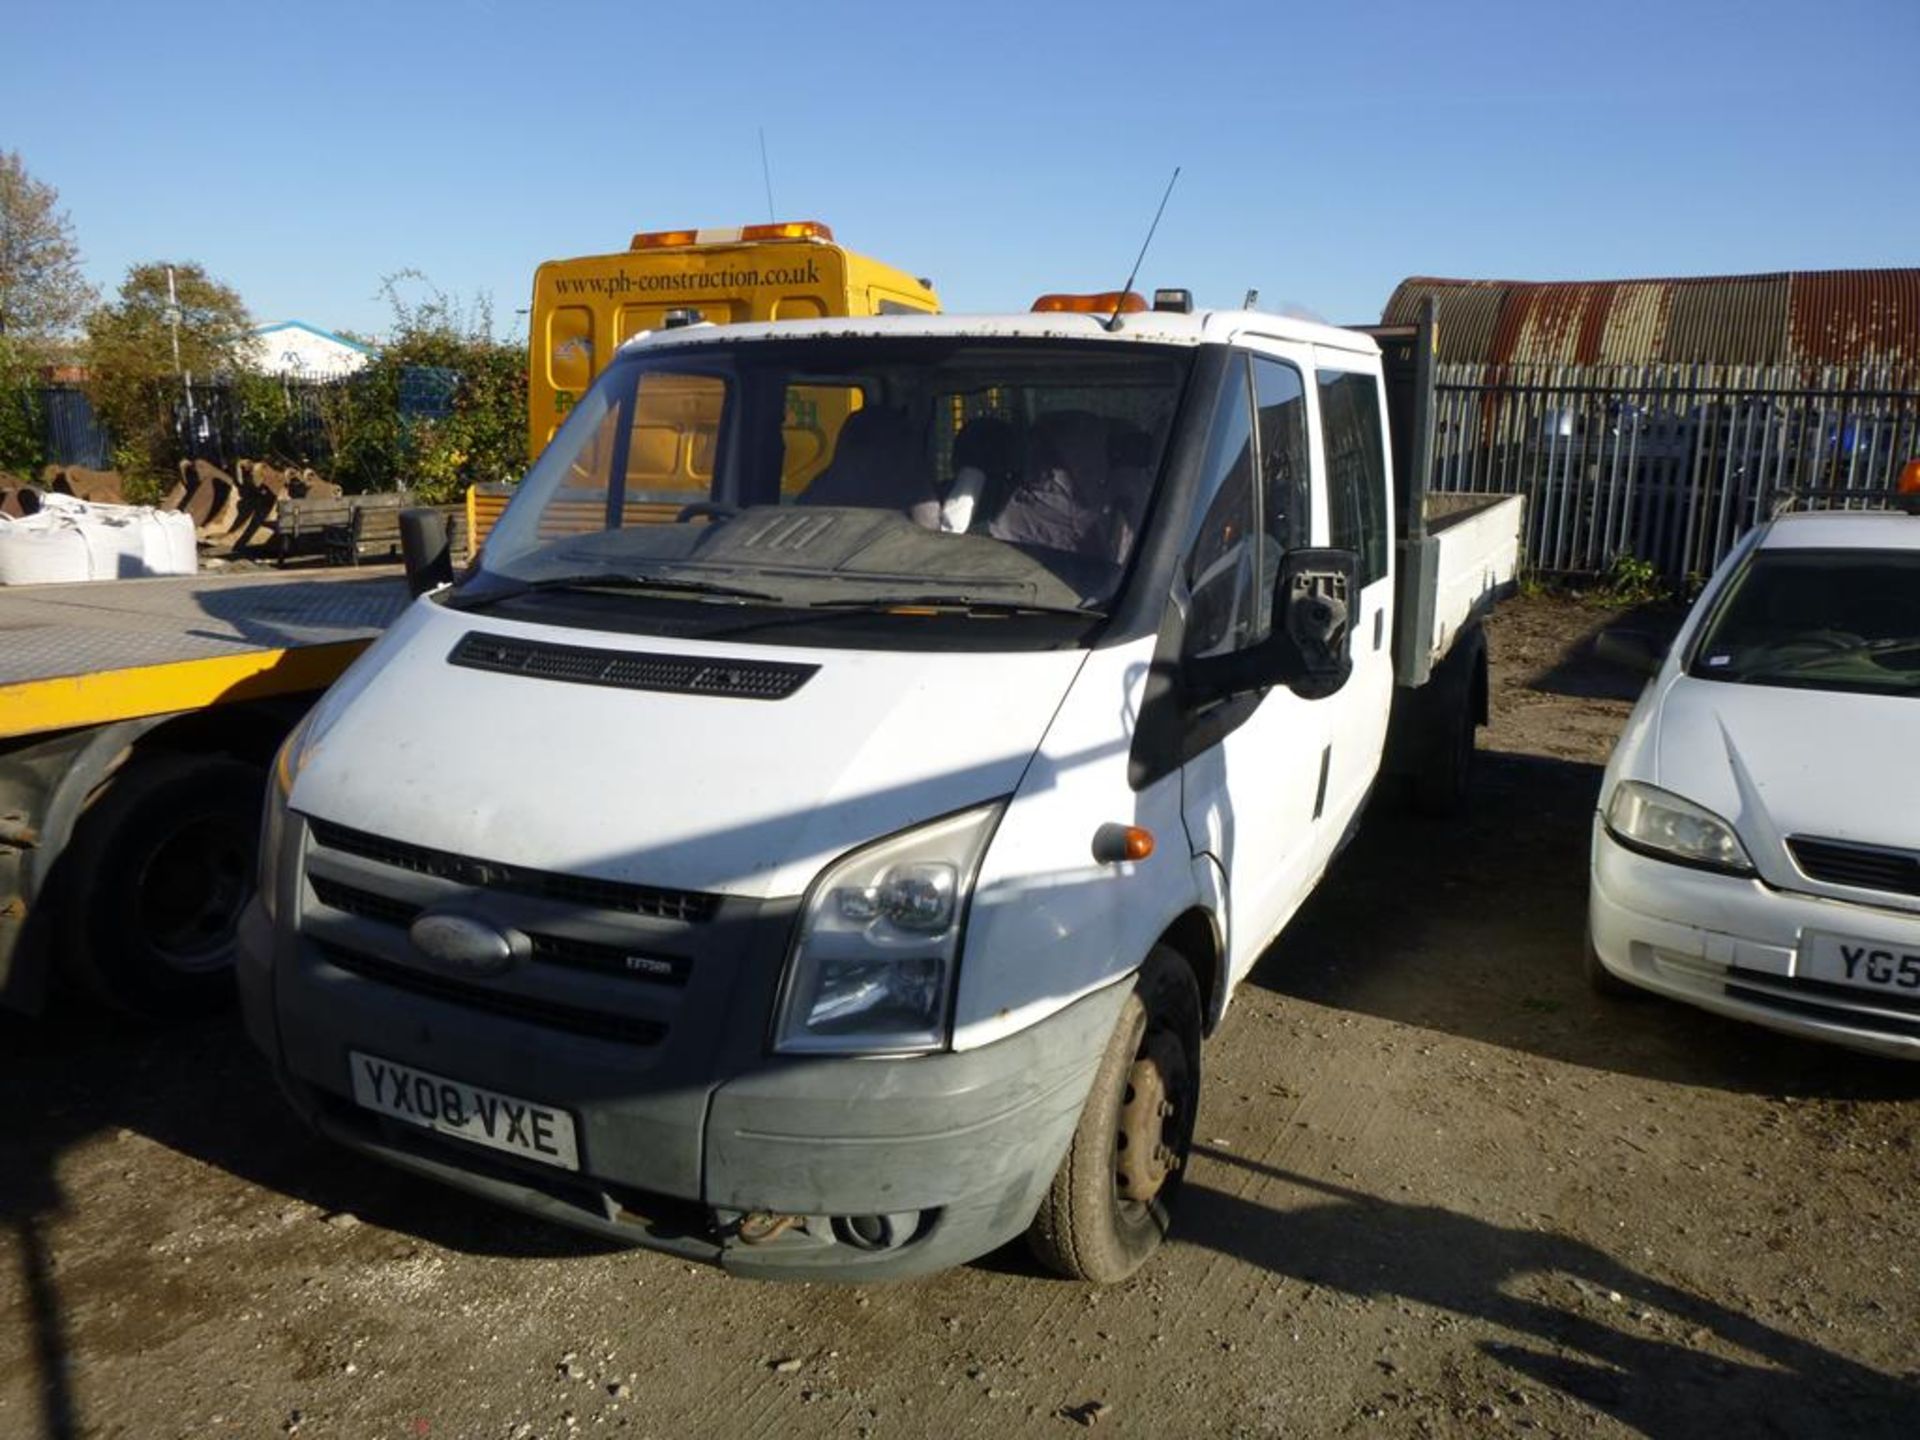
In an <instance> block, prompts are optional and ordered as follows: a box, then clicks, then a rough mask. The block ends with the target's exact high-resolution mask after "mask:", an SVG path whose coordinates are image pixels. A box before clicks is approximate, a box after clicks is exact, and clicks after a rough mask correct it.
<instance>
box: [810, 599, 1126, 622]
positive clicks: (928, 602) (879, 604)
mask: <svg viewBox="0 0 1920 1440" xmlns="http://www.w3.org/2000/svg"><path fill="white" fill-rule="evenodd" d="M807 608H808V609H810V610H841V611H847V612H851V613H865V612H869V611H887V610H941V611H957V612H960V613H963V614H967V615H993V616H1001V615H1071V616H1073V617H1074V618H1075V619H1079V620H1104V619H1106V617H1107V612H1106V611H1104V610H1089V609H1084V608H1082V607H1081V606H1078V605H1049V604H1047V603H1046V602H1045V601H1043V600H988V599H982V598H980V597H979V596H975V595H877V596H873V597H871V598H861V599H857V600H816V601H815V602H814V603H813V604H811V605H809V606H808V607H807Z"/></svg>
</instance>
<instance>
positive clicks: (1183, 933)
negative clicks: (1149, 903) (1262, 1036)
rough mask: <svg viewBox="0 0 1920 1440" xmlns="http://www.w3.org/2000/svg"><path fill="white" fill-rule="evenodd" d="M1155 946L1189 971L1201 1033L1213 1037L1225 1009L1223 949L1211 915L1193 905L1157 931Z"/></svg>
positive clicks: (1216, 924)
mask: <svg viewBox="0 0 1920 1440" xmlns="http://www.w3.org/2000/svg"><path fill="white" fill-rule="evenodd" d="M1155 943H1156V944H1160V945H1165V946H1167V947H1168V948H1169V949H1171V950H1173V951H1175V952H1177V953H1178V954H1179V956H1180V958H1181V959H1183V960H1185V961H1186V962H1187V965H1188V966H1189V968H1191V969H1192V971H1193V980H1194V984H1196V985H1197V986H1198V987H1199V989H1200V1005H1201V1016H1202V1031H1203V1033H1204V1034H1207V1035H1211V1034H1213V1032H1214V1031H1215V1030H1216V1029H1218V1028H1219V1025H1220V1020H1221V1017H1222V1016H1223V1015H1224V1014H1225V1013H1226V1008H1227V997H1226V993H1225V990H1226V969H1227V967H1226V963H1225V949H1226V947H1225V945H1224V944H1223V943H1222V940H1221V935H1220V927H1219V924H1218V923H1217V922H1216V920H1215V918H1214V916H1213V915H1212V914H1211V913H1210V912H1209V911H1207V910H1206V909H1204V908H1203V907H1201V906H1199V905H1195V906H1193V907H1191V908H1190V909H1188V910H1186V911H1184V912H1183V913H1182V914H1181V915H1179V916H1178V917H1177V918H1176V919H1175V920H1174V922H1173V923H1172V924H1171V925H1169V926H1167V928H1166V929H1165V930H1163V931H1161V932H1160V938H1159V939H1158V940H1157V941H1156V942H1155Z"/></svg>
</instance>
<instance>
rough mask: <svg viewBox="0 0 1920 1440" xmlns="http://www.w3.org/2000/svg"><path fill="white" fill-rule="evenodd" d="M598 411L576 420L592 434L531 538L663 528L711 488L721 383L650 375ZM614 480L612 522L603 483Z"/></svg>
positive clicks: (572, 460)
mask: <svg viewBox="0 0 1920 1440" xmlns="http://www.w3.org/2000/svg"><path fill="white" fill-rule="evenodd" d="M622 400H623V402H624V403H620V404H616V405H611V406H609V405H606V404H604V401H603V400H602V399H600V398H598V397H596V398H594V399H590V400H589V401H588V402H587V403H588V404H589V405H591V406H593V407H594V410H595V411H596V412H597V413H591V412H583V413H582V415H581V416H580V420H581V421H582V422H583V423H587V422H589V421H590V423H591V425H592V429H591V431H590V433H589V434H588V435H587V437H586V438H585V439H584V440H583V442H582V444H581V445H580V448H579V449H578V451H576V452H575V453H574V454H573V456H572V457H571V458H570V459H569V461H568V464H567V470H566V476H565V479H564V480H563V481H562V483H561V484H560V485H559V486H558V487H557V488H556V489H555V490H554V492H553V494H552V495H551V496H550V497H549V498H548V500H547V503H546V504H545V505H544V506H542V507H541V511H540V515H539V518H538V521H537V534H538V535H539V537H540V539H542V540H550V539H554V538H556V537H558V536H561V535H579V534H585V533H587V532H589V531H595V530H602V529H608V528H615V527H617V526H618V525H652V524H658V525H664V524H671V523H673V522H674V521H675V520H676V519H678V518H679V515H680V511H681V510H682V509H683V508H684V507H685V506H686V505H688V504H690V503H691V502H693V501H695V500H704V499H706V498H707V494H708V490H709V487H710V486H711V485H712V483H713V467H714V456H715V453H716V451H717V449H718V437H719V429H720V420H721V415H722V413H723V411H724V408H725V404H726V382H725V381H723V380H719V379H717V378H715V377H713V376H709V375H682V374H673V373H671V372H666V371H654V372H650V373H648V374H646V375H644V376H642V377H641V380H640V383H639V384H638V385H637V386H636V387H634V389H633V390H632V391H631V392H630V393H629V394H628V395H627V396H624V397H622ZM615 474H619V475H620V476H621V477H622V483H621V485H620V497H619V500H618V502H617V503H618V509H617V512H614V513H616V514H617V517H618V518H617V519H615V520H612V521H611V522H610V520H609V514H610V512H609V505H610V504H612V503H614V502H613V501H612V500H611V497H610V495H609V484H608V481H609V477H611V476H613V475H615Z"/></svg>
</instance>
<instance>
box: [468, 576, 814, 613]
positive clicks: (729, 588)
mask: <svg viewBox="0 0 1920 1440" xmlns="http://www.w3.org/2000/svg"><path fill="white" fill-rule="evenodd" d="M538 590H624V591H631V592H633V593H635V594H644V593H648V592H652V593H657V594H662V595H693V596H713V597H715V598H717V599H722V600H759V601H771V602H774V603H779V601H780V599H781V597H780V596H778V595H775V594H773V593H772V592H770V591H766V590H749V589H748V588H747V587H745V586H744V585H725V584H722V583H720V582H719V581H715V580H695V579H692V578H690V577H687V576H679V575H623V574H619V573H616V572H607V571H598V572H594V571H590V572H588V573H586V574H583V575H549V576H546V577H545V578H543V579H539V580H526V581H520V582H517V583H514V584H513V586H512V588H511V589H507V590H502V591H499V592H497V593H495V594H489V595H478V596H473V597H471V598H467V597H462V596H460V595H458V594H455V595H454V596H453V597H452V599H451V601H450V603H451V604H453V605H454V606H455V607H456V608H458V609H462V610H472V609H477V608H478V607H480V606H482V605H491V604H493V603H495V602H496V601H500V600H512V599H514V598H516V597H518V596H521V595H527V594H531V593H533V592H534V591H538Z"/></svg>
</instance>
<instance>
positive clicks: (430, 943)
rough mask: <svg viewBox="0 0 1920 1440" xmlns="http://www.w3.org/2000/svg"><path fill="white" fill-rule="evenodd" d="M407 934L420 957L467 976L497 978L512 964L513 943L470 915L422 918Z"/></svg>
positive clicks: (410, 927)
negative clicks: (495, 976)
mask: <svg viewBox="0 0 1920 1440" xmlns="http://www.w3.org/2000/svg"><path fill="white" fill-rule="evenodd" d="M407 934H408V936H409V937H411V939H412V940H413V943H414V944H415V945H416V946H417V947H418V948H419V950H420V952H421V953H422V954H423V955H426V956H428V957H429V958H431V959H434V960H438V961H439V962H440V963H441V964H442V965H445V966H447V967H449V968H450V969H455V970H464V971H466V972H467V973H468V974H470V975H498V974H499V973H500V972H501V971H503V970H505V969H506V968H507V967H508V966H510V965H512V964H513V942H512V941H511V940H509V939H508V938H507V937H506V936H505V935H503V934H501V933H500V931H498V930H496V929H494V927H493V926H491V925H489V924H487V922H486V921H484V920H475V919H474V918H473V917H472V916H470V915H422V916H421V917H420V918H419V919H417V920H415V921H414V922H413V924H412V925H410V926H409V927H407Z"/></svg>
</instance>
